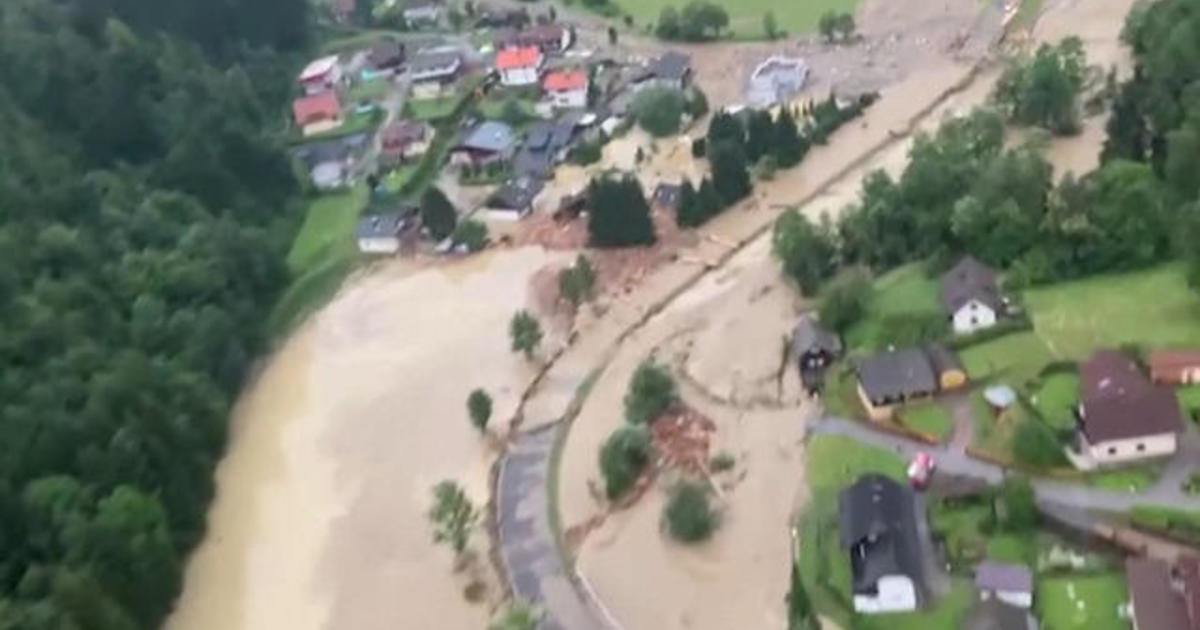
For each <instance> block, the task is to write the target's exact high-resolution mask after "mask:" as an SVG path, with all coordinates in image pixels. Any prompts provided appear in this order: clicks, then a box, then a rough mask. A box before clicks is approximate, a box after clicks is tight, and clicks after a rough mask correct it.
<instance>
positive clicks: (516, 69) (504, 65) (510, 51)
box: [496, 46, 546, 86]
mask: <svg viewBox="0 0 1200 630" xmlns="http://www.w3.org/2000/svg"><path fill="white" fill-rule="evenodd" d="M545 59H546V58H545V55H543V54H542V51H541V50H539V49H538V48H537V47H536V46H524V47H521V48H506V49H504V50H501V51H500V52H499V53H497V54H496V70H497V71H498V72H500V83H502V84H504V85H511V86H519V85H535V84H537V82H538V74H539V73H540V72H541V69H542V63H543V62H544V61H545Z"/></svg>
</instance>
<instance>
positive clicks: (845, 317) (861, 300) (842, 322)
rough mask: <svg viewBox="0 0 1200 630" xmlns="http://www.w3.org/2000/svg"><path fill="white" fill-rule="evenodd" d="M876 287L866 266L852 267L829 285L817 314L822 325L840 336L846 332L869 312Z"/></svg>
mask: <svg viewBox="0 0 1200 630" xmlns="http://www.w3.org/2000/svg"><path fill="white" fill-rule="evenodd" d="M874 290H875V287H874V285H873V284H871V274H870V272H868V271H867V270H866V269H865V268H863V267H851V268H849V269H846V270H845V271H843V272H841V273H840V274H838V275H837V277H835V278H834V279H833V281H832V282H830V283H829V286H828V287H826V289H825V294H824V296H823V297H822V298H821V305H820V307H819V308H818V311H817V312H818V314H819V317H820V319H821V323H822V324H824V325H825V326H828V327H829V328H831V329H832V330H836V331H838V332H839V333H845V332H846V331H847V330H849V329H850V327H851V326H853V325H854V324H856V323H858V320H860V319H862V318H863V315H865V314H866V312H867V302H868V301H869V300H870V299H871V294H872V293H873V292H874Z"/></svg>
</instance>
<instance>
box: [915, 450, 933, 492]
mask: <svg viewBox="0 0 1200 630" xmlns="http://www.w3.org/2000/svg"><path fill="white" fill-rule="evenodd" d="M936 467H937V466H936V464H934V462H933V456H932V455H930V454H929V453H925V452H920V453H917V455H916V456H915V457H913V460H912V461H911V462H909V464H908V482H909V483H911V484H912V486H913V487H914V488H916V489H917V490H924V489H925V488H926V487H928V486H929V480H930V479H931V478H932V477H933V471H934V469H935V468H936Z"/></svg>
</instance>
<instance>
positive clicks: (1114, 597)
mask: <svg viewBox="0 0 1200 630" xmlns="http://www.w3.org/2000/svg"><path fill="white" fill-rule="evenodd" d="M1128 593H1129V591H1128V589H1127V588H1126V586H1125V577H1124V576H1123V575H1122V574H1120V573H1094V574H1073V575H1063V576H1057V577H1042V578H1039V579H1038V581H1037V592H1036V594H1035V595H1034V597H1035V600H1036V602H1037V612H1038V617H1039V618H1040V619H1041V621H1042V627H1043V628H1046V629H1047V630H1050V629H1053V630H1128V629H1129V621H1128V620H1127V619H1126V618H1125V617H1124V616H1122V615H1121V606H1122V605H1123V604H1125V603H1126V602H1127V601H1128V600H1129V594H1128Z"/></svg>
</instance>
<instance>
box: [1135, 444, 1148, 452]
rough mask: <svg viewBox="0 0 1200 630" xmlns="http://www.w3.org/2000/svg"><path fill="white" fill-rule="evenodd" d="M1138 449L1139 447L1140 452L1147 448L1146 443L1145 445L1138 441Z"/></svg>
mask: <svg viewBox="0 0 1200 630" xmlns="http://www.w3.org/2000/svg"><path fill="white" fill-rule="evenodd" d="M1137 449H1138V452H1139V453H1140V452H1142V451H1144V450H1146V445H1145V444H1142V443H1141V442H1139V443H1138V446H1137Z"/></svg>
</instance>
